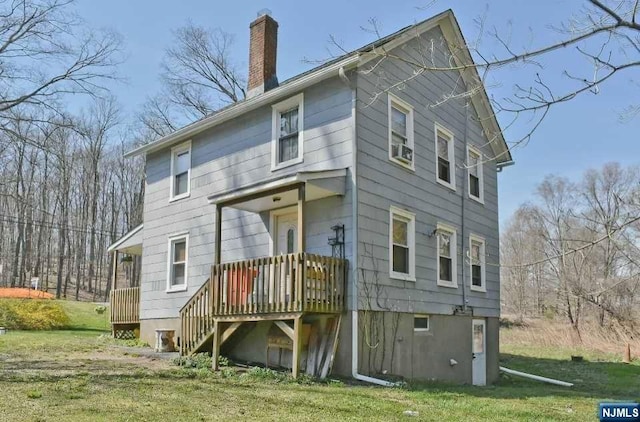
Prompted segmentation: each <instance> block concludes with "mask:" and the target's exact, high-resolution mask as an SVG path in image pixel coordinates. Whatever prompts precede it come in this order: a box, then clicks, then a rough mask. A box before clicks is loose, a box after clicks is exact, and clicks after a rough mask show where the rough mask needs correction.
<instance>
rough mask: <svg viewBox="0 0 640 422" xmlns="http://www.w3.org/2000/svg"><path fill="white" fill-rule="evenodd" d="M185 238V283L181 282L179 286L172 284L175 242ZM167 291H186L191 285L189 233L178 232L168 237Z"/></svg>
mask: <svg viewBox="0 0 640 422" xmlns="http://www.w3.org/2000/svg"><path fill="white" fill-rule="evenodd" d="M182 239H184V241H185V244H184V249H185V251H184V255H185V264H184V284H179V285H177V286H172V285H171V266H172V265H173V242H175V241H176V240H182ZM167 246H168V248H167V290H166V292H167V293H174V292H184V291H186V290H187V288H188V287H189V274H188V273H189V233H187V232H184V233H176V234H173V235H171V236H169V238H168V242H167Z"/></svg>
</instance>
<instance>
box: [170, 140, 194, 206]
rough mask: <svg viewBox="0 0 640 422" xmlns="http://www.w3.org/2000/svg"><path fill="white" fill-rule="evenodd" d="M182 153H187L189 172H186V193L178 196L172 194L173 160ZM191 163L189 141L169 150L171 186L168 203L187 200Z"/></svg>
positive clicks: (174, 183)
mask: <svg viewBox="0 0 640 422" xmlns="http://www.w3.org/2000/svg"><path fill="white" fill-rule="evenodd" d="M184 151H189V170H188V171H187V191H186V192H184V193H181V194H180V195H175V196H174V194H173V191H174V190H175V186H176V180H175V177H176V168H175V159H176V156H177V155H178V154H180V153H181V152H184ZM192 163H193V155H192V153H191V141H187V142H184V143H182V144H180V145H177V146H175V147H173V148H171V186H170V187H169V189H170V190H169V192H170V193H169V202H173V201H177V200H179V199H183V198H188V197H189V196H190V195H191V165H192Z"/></svg>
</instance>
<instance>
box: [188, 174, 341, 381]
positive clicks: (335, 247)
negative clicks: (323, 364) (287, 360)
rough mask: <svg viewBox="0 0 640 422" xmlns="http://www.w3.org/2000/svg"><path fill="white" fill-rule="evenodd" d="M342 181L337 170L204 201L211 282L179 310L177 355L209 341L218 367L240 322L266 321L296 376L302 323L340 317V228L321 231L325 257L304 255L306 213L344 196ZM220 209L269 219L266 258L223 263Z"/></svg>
mask: <svg viewBox="0 0 640 422" xmlns="http://www.w3.org/2000/svg"><path fill="white" fill-rule="evenodd" d="M345 183H346V170H344V169H340V170H330V171H321V172H301V173H296V174H293V175H289V176H285V177H281V178H278V179H276V180H270V181H265V182H263V183H260V184H256V185H252V186H248V187H245V188H242V189H237V190H234V191H231V192H225V193H223V194H220V195H214V196H211V197H209V198H208V199H209V202H210V203H211V204H214V205H215V206H216V213H215V236H216V238H215V256H214V263H213V265H212V267H211V275H210V278H209V279H208V280H207V281H206V282H205V283H204V284H203V286H202V287H201V288H200V289H199V290H198V291H197V292H196V294H195V295H194V296H193V297H192V298H191V299H190V300H189V301H188V302H187V304H186V305H185V306H184V307H183V308H182V310H181V312H180V316H181V324H182V327H181V331H182V336H181V353H182V354H190V353H193V352H196V351H197V350H199V349H200V348H201V347H202V346H204V345H205V344H207V343H208V342H209V341H211V342H212V343H208V344H211V346H212V354H213V364H214V367H217V362H218V356H219V353H220V346H221V345H222V344H223V343H225V342H226V341H227V340H228V339H230V338H231V336H232V335H233V334H234V333H235V332H237V331H238V329H239V328H240V327H241V325H242V324H245V323H251V324H252V323H255V322H259V321H271V322H272V324H273V327H277V328H278V329H279V332H280V334H282V335H283V336H284V337H285V338H286V339H288V341H290V343H291V346H290V349H291V350H292V353H293V356H292V372H293V374H294V376H297V375H298V371H299V363H300V352H301V347H302V343H303V341H302V336H303V334H302V331H303V330H302V327H303V320H304V317H305V316H306V315H311V314H314V315H322V314H324V315H339V314H340V313H342V311H343V309H344V298H345V283H346V274H347V261H346V259H345V257H344V226H343V225H340V224H334V225H333V226H328V227H327V228H326V238H325V239H326V241H327V242H328V244H329V245H331V247H332V251H333V252H334V253H332V254H331V255H332V256H327V255H320V254H315V253H311V252H309V251H308V250H307V232H306V229H307V227H308V222H307V215H308V213H307V207H308V206H309V205H308V203H309V202H311V201H316V200H320V199H324V198H329V197H335V196H344V194H345ZM225 208H236V209H239V210H243V211H248V212H252V213H267V212H268V213H269V234H270V238H271V244H270V245H269V252H270V253H269V255H268V256H262V257H256V258H252V259H245V260H240V261H231V262H225V260H224V249H223V242H222V228H223V210H224V209H225ZM335 329H336V330H337V327H336V328H335ZM276 331H278V330H276Z"/></svg>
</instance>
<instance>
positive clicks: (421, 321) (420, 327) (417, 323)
mask: <svg viewBox="0 0 640 422" xmlns="http://www.w3.org/2000/svg"><path fill="white" fill-rule="evenodd" d="M413 331H429V315H414V316H413Z"/></svg>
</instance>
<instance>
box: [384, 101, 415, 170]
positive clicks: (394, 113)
mask: <svg viewBox="0 0 640 422" xmlns="http://www.w3.org/2000/svg"><path fill="white" fill-rule="evenodd" d="M388 114H389V159H390V160H391V161H393V162H395V163H397V164H400V165H401V166H403V167H407V168H409V169H411V170H413V168H414V166H413V108H412V107H411V106H410V105H409V104H407V103H406V102H404V101H402V100H400V99H399V98H396V97H394V96H393V95H391V94H389V110H388Z"/></svg>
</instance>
